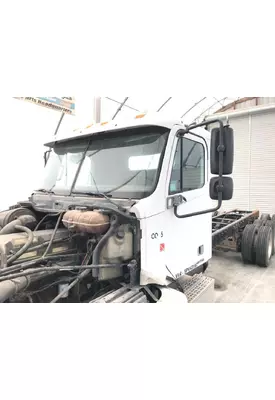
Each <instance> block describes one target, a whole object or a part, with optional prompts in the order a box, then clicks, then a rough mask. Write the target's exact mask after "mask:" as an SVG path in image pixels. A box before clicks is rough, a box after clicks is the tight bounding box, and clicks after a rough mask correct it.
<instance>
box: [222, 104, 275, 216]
mask: <svg viewBox="0 0 275 400" xmlns="http://www.w3.org/2000/svg"><path fill="white" fill-rule="evenodd" d="M229 120H230V125H231V126H232V127H233V128H234V131H235V165H234V172H233V178H234V186H235V189H234V198H233V199H232V200H231V201H228V202H224V204H223V210H230V209H234V208H243V209H248V210H255V209H260V211H261V212H268V213H271V214H275V111H269V112H264V113H257V114H251V115H244V116H242V117H232V116H231V117H230V119H229Z"/></svg>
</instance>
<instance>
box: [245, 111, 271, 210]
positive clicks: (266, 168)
mask: <svg viewBox="0 0 275 400" xmlns="http://www.w3.org/2000/svg"><path fill="white" fill-rule="evenodd" d="M255 208H259V209H260V210H261V211H262V212H269V213H272V214H275V112H265V113H261V114H255V115H251V168H250V209H255Z"/></svg>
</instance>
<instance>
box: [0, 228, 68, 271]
mask: <svg viewBox="0 0 275 400" xmlns="http://www.w3.org/2000/svg"><path fill="white" fill-rule="evenodd" d="M52 235H53V230H42V231H36V232H33V242H32V245H31V247H30V248H29V249H28V250H27V251H26V252H25V253H24V254H23V255H22V256H21V257H19V259H18V261H30V260H34V259H36V258H37V259H39V258H40V257H41V256H42V255H43V253H44V251H45V249H46V247H47V245H48V243H49V242H50V240H51V237H52ZM69 238H70V232H69V231H68V230H67V229H60V230H58V231H57V232H56V235H55V238H54V239H55V240H54V241H53V244H52V246H51V248H50V250H49V253H48V255H49V256H51V255H57V254H66V253H68V252H73V251H75V243H74V241H72V240H69ZM27 240H28V235H27V234H26V233H12V234H9V235H0V270H1V268H3V267H4V266H5V265H6V264H7V259H8V257H10V256H12V255H13V254H15V253H17V252H18V251H19V250H20V249H21V248H22V247H23V246H24V245H25V244H26V242H27Z"/></svg>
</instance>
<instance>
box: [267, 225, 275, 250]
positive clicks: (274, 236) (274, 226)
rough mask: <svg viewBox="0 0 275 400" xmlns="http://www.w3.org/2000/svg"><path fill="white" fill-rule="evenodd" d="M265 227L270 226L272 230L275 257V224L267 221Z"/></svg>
mask: <svg viewBox="0 0 275 400" xmlns="http://www.w3.org/2000/svg"><path fill="white" fill-rule="evenodd" d="M265 226H269V227H270V228H271V229H272V241H273V246H272V255H273V256H274V254H275V224H274V222H272V220H271V221H266V224H265Z"/></svg>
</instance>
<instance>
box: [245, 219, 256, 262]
mask: <svg viewBox="0 0 275 400" xmlns="http://www.w3.org/2000/svg"><path fill="white" fill-rule="evenodd" d="M257 232H258V227H257V226H255V225H251V224H250V225H246V227H245V229H244V231H243V234H242V249H241V252H242V259H243V262H244V264H255V262H256V257H255V249H254V241H255V236H256V234H257Z"/></svg>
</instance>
